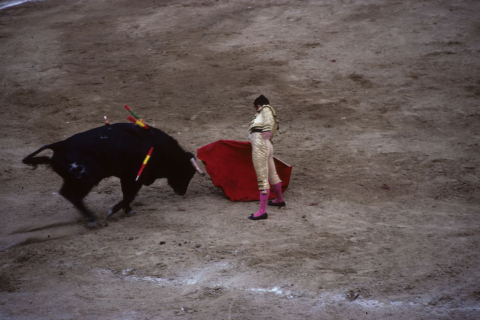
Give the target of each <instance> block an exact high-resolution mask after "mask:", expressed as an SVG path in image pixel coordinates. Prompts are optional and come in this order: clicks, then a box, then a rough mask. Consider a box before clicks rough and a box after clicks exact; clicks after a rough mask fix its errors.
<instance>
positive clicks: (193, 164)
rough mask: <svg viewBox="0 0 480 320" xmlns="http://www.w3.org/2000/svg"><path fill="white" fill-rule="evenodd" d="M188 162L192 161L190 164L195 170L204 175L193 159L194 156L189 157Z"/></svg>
mask: <svg viewBox="0 0 480 320" xmlns="http://www.w3.org/2000/svg"><path fill="white" fill-rule="evenodd" d="M190 162H191V163H192V166H193V167H194V168H195V170H197V172H198V173H200V174H201V175H202V176H205V173H204V172H203V171H202V170H201V169H200V167H199V166H198V164H197V162H196V161H195V157H192V158H191V159H190Z"/></svg>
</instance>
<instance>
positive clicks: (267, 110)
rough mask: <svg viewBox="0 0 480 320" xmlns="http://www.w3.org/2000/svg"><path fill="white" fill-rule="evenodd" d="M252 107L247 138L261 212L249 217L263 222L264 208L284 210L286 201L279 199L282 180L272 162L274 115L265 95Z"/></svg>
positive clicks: (275, 117)
mask: <svg viewBox="0 0 480 320" xmlns="http://www.w3.org/2000/svg"><path fill="white" fill-rule="evenodd" d="M253 105H254V106H255V109H256V110H257V112H256V113H255V116H254V118H253V120H252V121H251V122H250V126H249V131H250V136H249V137H250V142H251V144H252V160H253V166H254V168H255V172H256V174H257V182H258V189H259V190H260V209H259V210H258V211H257V212H256V213H255V214H252V215H250V216H249V217H248V218H249V219H251V220H262V219H267V218H268V214H267V205H269V206H275V207H284V206H285V201H284V200H283V196H282V181H281V180H280V178H279V177H278V174H277V170H276V169H275V164H274V162H273V144H272V142H273V136H274V135H275V133H276V132H277V131H278V129H279V125H278V120H277V114H276V113H275V110H274V109H273V108H272V106H270V102H269V101H268V99H267V98H266V97H265V96H264V95H261V96H259V97H258V98H257V99H255V101H254V102H253ZM270 184H271V185H272V188H273V191H274V192H275V196H276V198H275V199H274V200H273V201H268V197H269V196H270Z"/></svg>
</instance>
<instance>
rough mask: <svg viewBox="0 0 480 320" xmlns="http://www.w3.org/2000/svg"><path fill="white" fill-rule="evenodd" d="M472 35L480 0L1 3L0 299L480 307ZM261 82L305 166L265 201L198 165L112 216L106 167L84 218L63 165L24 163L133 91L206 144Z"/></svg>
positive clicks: (35, 307) (239, 311)
mask: <svg viewBox="0 0 480 320" xmlns="http://www.w3.org/2000/svg"><path fill="white" fill-rule="evenodd" d="M479 35H480V2H479V1H474V0H458V1H447V0H443V1H442V0H438V1H437V0H428V1H421V0H420V1H418V0H415V1H413V0H405V1H389V0H337V1H331V0H330V1H328V0H317V1H314V0H310V1H301V0H277V1H274V0H270V1H267V0H263V1H260V0H257V1H253V0H235V1H234V0H230V1H229V0H171V1H169V0H150V1H146V0H144V1H130V0H75V1H74V0H63V1H60V0H45V1H32V2H27V3H24V4H21V5H18V6H14V7H10V8H7V9H3V10H1V11H0V97H1V98H0V105H1V111H2V113H1V120H0V123H1V127H0V132H1V134H0V159H1V162H0V163H1V165H0V192H1V198H0V201H1V202H0V204H1V206H0V207H1V208H0V211H1V220H2V222H1V224H0V318H1V319H102V320H103V319H480V267H479V264H480V252H479V248H480V229H479V227H480V224H479V222H480V181H479V173H480V157H479V143H480V109H479V108H480V38H479ZM259 94H265V95H266V96H267V97H268V98H269V99H270V102H271V104H272V106H274V107H275V108H276V110H277V113H278V115H279V119H280V122H281V129H282V134H281V135H279V136H277V137H276V144H275V153H276V156H277V157H279V158H280V159H282V160H283V161H285V162H287V163H289V164H291V165H293V173H292V180H291V184H290V187H289V189H288V190H287V192H286V193H285V199H286V202H287V208H286V209H282V210H278V209H275V210H273V209H269V212H268V213H269V219H268V220H264V221H257V222H254V221H250V220H248V219H247V216H248V215H250V214H251V213H253V212H255V211H256V210H257V208H258V203H257V202H230V201H229V200H228V199H226V198H225V196H224V195H223V193H222V192H221V190H219V189H217V188H215V187H214V186H213V184H212V182H211V180H210V178H209V177H208V176H207V177H201V176H199V175H197V176H195V177H194V179H193V180H192V182H191V184H190V187H189V190H188V192H187V194H186V195H185V196H176V195H175V194H174V193H173V191H172V189H171V188H170V187H169V186H168V185H167V183H166V182H165V181H164V180H158V181H157V182H156V183H155V184H153V185H152V186H150V187H144V188H143V189H142V190H141V191H140V193H139V195H138V197H137V199H136V200H135V202H134V203H133V206H134V208H135V209H136V211H137V213H138V214H137V215H136V216H133V217H127V216H125V215H124V214H123V213H119V214H118V215H116V216H113V217H112V218H111V219H109V220H108V221H106V213H107V211H108V208H109V207H110V206H111V205H113V204H114V203H115V202H116V201H118V200H119V198H120V197H121V195H122V194H121V190H120V186H119V181H118V179H116V178H109V179H106V180H104V181H102V182H101V183H100V185H99V186H98V187H96V188H95V189H94V190H93V191H92V192H91V193H90V195H89V196H88V197H87V198H86V203H87V205H88V206H89V207H90V208H91V209H92V210H93V211H94V212H95V213H96V214H97V216H98V217H99V221H100V223H101V224H102V227H100V228H98V229H95V230H89V229H87V228H86V227H85V224H84V222H83V220H82V219H81V216H80V215H79V213H78V212H77V211H76V210H75V209H74V208H73V207H72V206H71V204H70V203H68V202H67V201H66V200H65V199H63V198H62V197H61V196H59V195H58V194H57V192H58V190H59V188H60V186H61V179H60V178H59V177H58V176H57V175H56V174H54V173H53V172H52V171H51V170H50V169H48V168H46V167H39V168H38V169H36V170H31V168H29V167H28V166H26V165H24V164H22V163H21V159H22V158H23V157H24V156H26V155H27V154H29V153H31V152H33V151H35V150H36V149H37V148H39V147H40V146H42V145H44V144H48V143H52V142H55V141H58V140H62V139H64V138H66V137H69V136H71V135H73V134H75V133H78V132H82V131H84V130H87V129H90V128H94V127H97V126H101V125H103V123H104V119H103V116H105V115H106V116H108V119H109V121H110V122H111V123H115V122H126V120H125V119H126V117H127V115H128V114H127V113H126V110H125V109H124V108H123V105H124V104H128V105H129V106H131V107H132V109H133V110H134V111H136V112H137V113H138V114H139V115H141V116H142V117H143V118H144V120H145V121H146V122H147V123H149V124H152V125H155V127H157V128H160V129H162V130H164V131H165V132H167V133H168V134H170V135H172V136H173V137H175V138H176V139H177V140H178V141H179V143H180V144H181V145H182V146H183V147H184V148H185V149H186V150H188V151H191V152H194V153H195V152H196V149H197V148H199V147H201V146H203V145H206V144H209V143H211V142H214V141H216V140H220V139H228V140H240V141H247V139H248V133H247V127H248V123H249V121H250V120H251V118H252V116H253V113H254V110H253V107H252V102H253V99H254V98H255V97H257V96H258V95H259ZM46 154H48V152H47V153H46ZM201 167H202V168H203V164H201Z"/></svg>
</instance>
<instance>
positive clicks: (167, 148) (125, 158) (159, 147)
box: [22, 123, 205, 227]
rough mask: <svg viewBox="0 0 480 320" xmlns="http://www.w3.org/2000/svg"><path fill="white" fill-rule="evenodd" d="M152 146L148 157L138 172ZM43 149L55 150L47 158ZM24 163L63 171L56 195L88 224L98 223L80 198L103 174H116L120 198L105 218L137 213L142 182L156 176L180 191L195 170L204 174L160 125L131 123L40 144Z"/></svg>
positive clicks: (86, 193) (104, 175) (108, 175)
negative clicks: (119, 187)
mask: <svg viewBox="0 0 480 320" xmlns="http://www.w3.org/2000/svg"><path fill="white" fill-rule="evenodd" d="M152 147H153V152H152V153H151V156H150V158H149V161H148V163H147V164H146V166H145V167H144V170H143V172H142V173H141V175H140V177H138V173H139V169H140V168H141V167H142V164H143V163H144V160H145V159H146V155H147V154H148V152H149V150H150V149H151V148H152ZM45 149H50V150H52V151H53V155H52V156H51V158H50V157H48V156H36V155H37V154H39V153H40V152H42V151H43V150H45ZM22 162H23V163H25V164H27V165H30V166H32V167H33V169H35V168H36V167H37V165H39V164H46V165H49V166H50V167H51V168H52V169H53V171H55V172H56V173H57V174H58V175H59V176H61V177H62V178H63V185H62V187H61V189H60V194H61V195H62V196H63V197H64V198H66V199H67V200H68V201H70V202H71V203H72V204H73V205H74V206H75V207H76V208H77V209H78V210H79V211H80V212H81V213H82V215H83V216H84V217H85V219H86V221H87V224H88V226H90V227H95V226H97V223H96V217H95V215H94V214H93V212H91V211H90V210H89V209H88V208H87V207H86V206H85V204H84V202H83V199H84V198H85V197H86V196H87V195H88V193H89V192H90V191H91V190H92V188H93V187H94V186H95V185H97V184H98V183H99V182H100V181H101V180H103V179H104V178H107V177H111V176H114V177H118V178H119V179H120V184H121V188H122V192H123V199H122V200H121V201H119V202H118V203H117V204H115V205H114V206H113V207H111V208H110V210H109V211H108V214H107V218H108V217H110V216H111V215H113V214H114V213H116V212H118V211H119V210H120V209H123V211H124V212H125V213H126V214H128V215H132V214H135V211H133V209H132V208H131V206H130V205H131V203H132V201H133V200H134V199H135V196H136V195H137V193H138V191H139V190H140V188H141V187H142V186H143V185H146V186H149V185H151V184H152V183H153V182H154V181H155V180H156V179H160V178H166V179H167V182H168V184H169V185H170V187H172V189H173V191H174V192H175V193H176V194H178V195H184V194H185V193H186V192H187V188H188V184H189V183H190V180H191V179H192V178H193V176H194V174H195V172H198V173H200V174H201V175H205V173H203V172H202V170H201V169H200V168H199V167H198V165H197V163H196V158H195V156H194V155H193V154H192V153H190V152H186V151H184V150H183V149H182V147H181V146H180V145H179V143H178V142H177V141H176V140H175V139H174V138H172V137H171V136H169V135H168V134H166V133H165V132H163V131H161V130H159V129H156V128H152V127H150V128H149V129H148V130H147V129H145V128H141V127H139V126H136V125H135V124H130V123H117V124H112V125H105V126H102V127H99V128H95V129H91V130H88V131H85V132H82V133H78V134H76V135H73V136H72V137H70V138H68V139H66V140H63V141H59V142H56V143H52V144H49V145H45V146H43V147H41V148H40V149H38V150H37V151H35V152H33V153H32V154H30V155H28V156H26V157H25V158H24V159H23V160H22Z"/></svg>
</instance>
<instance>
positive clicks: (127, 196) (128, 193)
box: [107, 179, 142, 217]
mask: <svg viewBox="0 0 480 320" xmlns="http://www.w3.org/2000/svg"><path fill="white" fill-rule="evenodd" d="M120 183H121V185H122V192H123V199H122V200H121V201H120V202H118V203H117V204H115V205H114V206H113V207H111V208H110V210H108V214H107V216H108V217H110V216H111V215H113V214H114V213H116V212H118V211H119V210H120V209H122V208H123V212H125V213H126V214H128V215H134V214H136V212H135V211H134V210H133V209H132V207H130V204H131V203H132V201H133V200H134V199H135V196H136V195H137V192H138V190H140V188H141V187H142V184H141V183H137V182H136V181H132V180H131V179H120Z"/></svg>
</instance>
